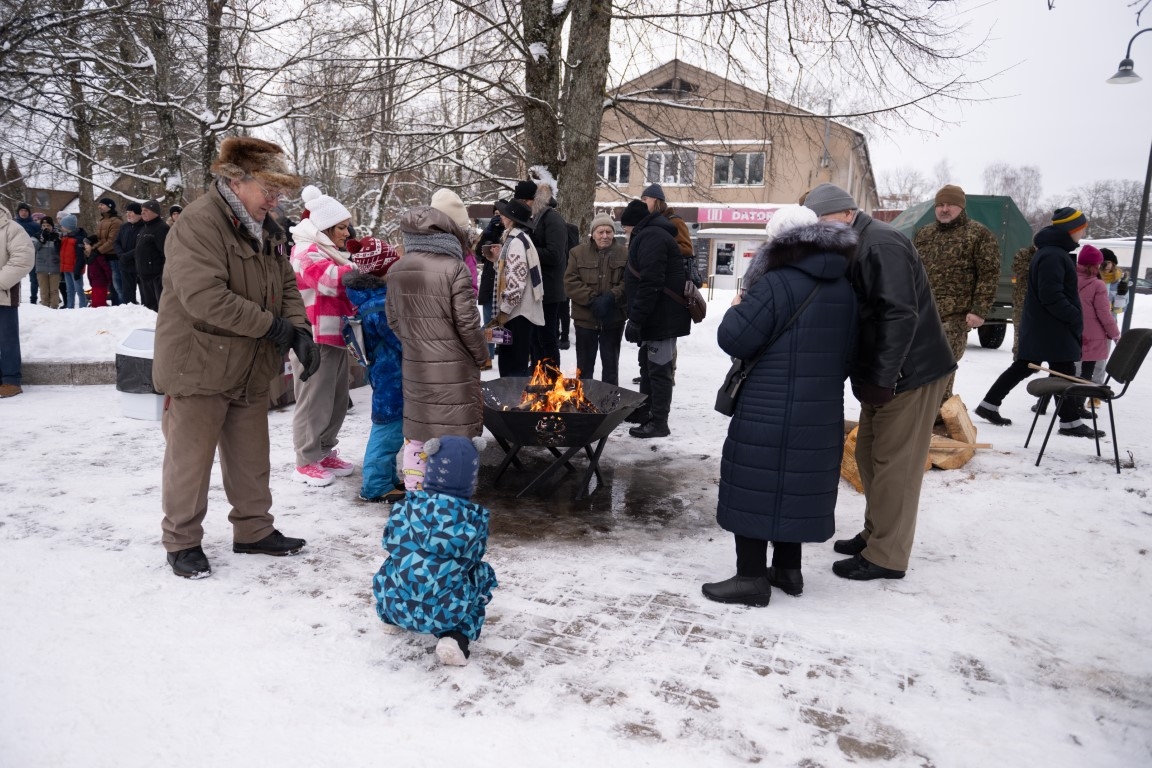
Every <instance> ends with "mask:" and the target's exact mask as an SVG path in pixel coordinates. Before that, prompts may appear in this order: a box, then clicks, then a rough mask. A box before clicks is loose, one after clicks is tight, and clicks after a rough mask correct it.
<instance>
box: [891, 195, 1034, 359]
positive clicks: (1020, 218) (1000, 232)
mask: <svg viewBox="0 0 1152 768" xmlns="http://www.w3.org/2000/svg"><path fill="white" fill-rule="evenodd" d="M966 199H967V207H966V208H965V211H967V213H968V218H970V219H973V220H975V221H978V222H980V223H981V224H983V225H984V226H986V227H988V229H990V230H992V234H993V235H995V236H996V242H997V243H999V245H1000V283H999V285H997V286H996V299H995V301H993V302H992V312H991V313H990V316H989V317H986V318H984V325H983V326H981V327H980V328H977V329H976V333H977V334H978V335H979V337H980V346H982V347H987V348H989V349H998V348H999V347H1000V345H1001V344H1002V343H1003V342H1004V333H1005V331H1006V330H1007V324H1008V323H1010V322H1012V283H1013V280H1014V277H1013V274H1012V261H1013V259H1014V258H1015V257H1016V252H1017V251H1019V250H1020V249H1021V248H1026V247H1028V246H1029V245H1031V244H1032V227H1031V226H1029V225H1028V220H1027V219H1026V218H1024V214H1022V213H1020V209H1019V208H1017V207H1016V203H1014V202H1012V198H1010V197H1003V196H1001V195H967V198H966ZM935 220H936V203H935V202H934V201H932V200H925V201H924V202H922V203H917V204H916V205H914V206H912V207H911V208H909V209H908V210H906V211H904V213H902V214H900V215H899V216H897V217H896V219H895V221H893V222H892V226H894V227H896V229H898V230H900V231H901V232H903V233H904V234H905V235H907V236H908V239H909V240H911V239H913V238H914V237H915V236H916V233H917V232H918V231H920V228H921V227H923V226H925V225H927V224H931V223H932V222H933V221H935Z"/></svg>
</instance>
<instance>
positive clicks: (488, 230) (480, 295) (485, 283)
mask: <svg viewBox="0 0 1152 768" xmlns="http://www.w3.org/2000/svg"><path fill="white" fill-rule="evenodd" d="M503 238H504V223H503V222H502V221H500V217H499V216H493V217H492V218H491V219H490V220H489V221H488V226H486V227H484V231H483V232H481V233H480V240H478V241H477V243H476V263H477V264H479V265H481V269H480V288H479V290H478V291H477V293H476V303H477V304H479V305H481V306H483V307H487V306H491V304H492V296H493V294H494V292H495V291H496V265H494V264H493V263H492V262H490V261H488V259H486V258H484V246H486V245H491V244H493V243H499V242H500V241H501V240H502V239H503Z"/></svg>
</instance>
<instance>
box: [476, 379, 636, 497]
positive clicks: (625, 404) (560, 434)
mask: <svg viewBox="0 0 1152 768" xmlns="http://www.w3.org/2000/svg"><path fill="white" fill-rule="evenodd" d="M528 381H529V380H528V378H526V377H509V378H502V379H493V380H492V381H486V382H484V383H483V384H482V385H481V389H482V391H483V393H484V426H485V427H487V428H488V431H489V432H491V433H492V435H493V436H494V437H495V438H496V442H497V443H499V444H500V447H501V448H502V449H503V450H504V460H503V461H502V462H501V463H500V467H499V469H497V470H496V478H495V482H499V481H500V478H501V477H502V476H503V474H504V472H505V471H506V470H507V469H508V467H509V465H511V464H515V465H516V468H517V469H523V468H524V467H523V465H522V464H521V463H520V461H519V459H517V458H516V455H517V454H518V453H519V452H520V449H521V448H523V447H525V446H533V445H535V446H542V447H544V448H547V449H548V451H549V452H551V454H552V456H553V457H554V459H553V461H552V463H551V464H549V465H548V466H547V467H546V468H545V469H544V471H542V472H541V473H540V474H538V475H536V477H534V478H533V479H532V481H531V482H530V483H528V485H526V486H525V487H524V489H523V490H521V491H520V492H519V493H518V494H516V496H517V498H519V497H520V496H523V495H524V494H525V493H527V492H528V491H530V490H532V489H533V488H536V487H538V486H542V485H543V484H544V483H545V482H547V480H548V479H549V478H551V477H552V476H553V475H555V474H556V473H557V472H558V471H560V468H561V467H565V468H567V470H568V471H569V472H575V471H576V468H575V467H573V466H572V464H571V462H570V459H571V458H572V457H573V456H575V455H576V454H577V453H579V452H580V451H581V450H583V451H584V454H585V455H586V456H587V457H588V468H587V469H586V470H585V471H584V478H583V480H582V482H581V483H580V487H579V489H578V490H577V491H576V496H575V497H574V498H576V499H580V498H583V497H584V496H585V495H586V494H587V493H588V484H589V482H591V480H592V476H593V475H595V476H596V480H597V483H598V485H597V487H599V486H600V485H603V484H604V478H603V477H602V476H601V474H600V456H601V454H602V453H603V452H604V445H605V443H607V442H608V435H609V434H611V432H612V430H613V429H615V428H616V427H617V426H619V425H620V422H622V421H623V420H624V419H625V418H627V416H628V414H630V413H632V411H634V410H636V408H638V407H640V405H641V404H643V403H644V400H645V399H646V396H645V395H642V394H640V393H639V392H634V391H632V390H630V389H621V388H620V387H616V386H613V385H611V384H605V383H604V382H602V381H593V380H591V379H585V380H583V382H582V383H583V386H584V395H585V397H587V398H588V400H590V401H591V402H592V404H593V405H595V406H596V409H597V410H598V411H599V413H581V412H567V411H559V412H552V411H521V410H513V409H515V408H516V406H517V405H518V404H519V403H520V400H521V398H522V397H523V395H524V390H525V387H527V386H528ZM593 444H595V447H593ZM553 490H555V489H554V488H553Z"/></svg>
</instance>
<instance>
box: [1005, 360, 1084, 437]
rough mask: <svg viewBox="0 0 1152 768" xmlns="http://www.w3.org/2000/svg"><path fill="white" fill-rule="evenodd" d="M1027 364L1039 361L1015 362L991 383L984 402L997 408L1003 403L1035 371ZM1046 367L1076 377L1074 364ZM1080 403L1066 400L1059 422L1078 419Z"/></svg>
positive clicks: (1073, 399) (1058, 364)
mask: <svg viewBox="0 0 1152 768" xmlns="http://www.w3.org/2000/svg"><path fill="white" fill-rule="evenodd" d="M1029 363H1035V364H1037V365H1039V364H1040V361H1039V360H1016V361H1015V362H1013V363H1012V365H1010V366H1008V368H1007V369H1006V370H1005V371H1004V373H1002V374H1000V378H998V379H996V381H995V382H993V384H992V387H991V389H989V390H988V394H986V395H984V401H985V402H987V403H990V404H992V405H995V406H996V407H999V406H1000V404H1001V403H1003V402H1004V398H1006V397H1008V393H1009V392H1011V391H1012V390H1013V389H1014V388H1015V387H1016V385H1017V384H1019V383H1020V382H1022V381H1024V379H1026V378H1028V377H1029V376H1031V375H1032V374H1034V373H1036V370H1035V369H1033V368H1029V367H1028V364H1029ZM1048 367H1049V368H1051V369H1052V370H1054V371H1056V372H1057V373H1065V374H1067V375H1069V376H1075V375H1076V363H1074V362H1063V363H1049V364H1048ZM1079 414H1080V403H1079V401H1077V400H1076V399H1075V398H1066V399H1065V400H1064V402H1063V404H1061V406H1060V421H1061V422H1064V423H1068V422H1073V421H1076V420H1077V419H1079V418H1080V416H1079Z"/></svg>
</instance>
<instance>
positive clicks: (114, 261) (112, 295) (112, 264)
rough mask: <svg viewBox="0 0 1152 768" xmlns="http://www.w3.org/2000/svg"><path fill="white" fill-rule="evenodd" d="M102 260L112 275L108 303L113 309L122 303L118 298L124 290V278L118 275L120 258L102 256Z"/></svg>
mask: <svg viewBox="0 0 1152 768" xmlns="http://www.w3.org/2000/svg"><path fill="white" fill-rule="evenodd" d="M104 258H105V259H106V260H107V261H108V270H109V271H110V272H111V273H112V285H111V286H109V290H108V301H109V303H111V304H112V306H114V307H118V306H120V305H121V304H123V303H124V300H123V299H121V298H120V297H121V296H122V295H123V294H122V293H121V292H122V291H123V290H124V282H123V281H124V277H123V275H121V274H120V257H119V256H115V257H112V258H108V254H104Z"/></svg>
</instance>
